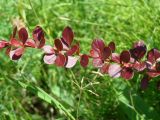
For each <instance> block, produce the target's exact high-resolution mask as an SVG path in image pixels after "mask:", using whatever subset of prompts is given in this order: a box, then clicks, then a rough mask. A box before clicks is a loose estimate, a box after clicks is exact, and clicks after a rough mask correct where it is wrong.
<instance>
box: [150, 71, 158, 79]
mask: <svg viewBox="0 0 160 120" xmlns="http://www.w3.org/2000/svg"><path fill="white" fill-rule="evenodd" d="M147 75H148V76H149V77H152V78H153V77H158V76H159V75H160V72H157V71H155V70H153V71H147Z"/></svg>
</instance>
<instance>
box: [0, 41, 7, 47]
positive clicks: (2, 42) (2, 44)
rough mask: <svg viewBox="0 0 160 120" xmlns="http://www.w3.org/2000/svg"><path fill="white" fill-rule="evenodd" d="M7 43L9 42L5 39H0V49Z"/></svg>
mask: <svg viewBox="0 0 160 120" xmlns="http://www.w3.org/2000/svg"><path fill="white" fill-rule="evenodd" d="M8 45H9V43H8V42H7V41H4V40H1V41H0V49H2V48H5V47H6V46H8Z"/></svg>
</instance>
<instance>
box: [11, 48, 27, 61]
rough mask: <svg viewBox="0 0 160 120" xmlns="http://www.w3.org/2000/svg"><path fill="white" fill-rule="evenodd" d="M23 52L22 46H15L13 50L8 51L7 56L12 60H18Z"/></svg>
mask: <svg viewBox="0 0 160 120" xmlns="http://www.w3.org/2000/svg"><path fill="white" fill-rule="evenodd" d="M23 53H24V48H17V49H15V50H12V51H10V53H9V56H10V58H11V59H12V60H18V59H19V58H21V56H22V54H23Z"/></svg>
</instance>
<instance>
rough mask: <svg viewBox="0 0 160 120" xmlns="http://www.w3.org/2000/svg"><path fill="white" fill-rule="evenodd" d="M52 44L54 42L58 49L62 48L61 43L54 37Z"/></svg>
mask: <svg viewBox="0 0 160 120" xmlns="http://www.w3.org/2000/svg"><path fill="white" fill-rule="evenodd" d="M54 44H55V46H56V48H57V50H58V51H61V50H62V49H63V45H62V43H61V41H60V40H59V39H55V40H54Z"/></svg>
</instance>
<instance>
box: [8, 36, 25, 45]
mask: <svg viewBox="0 0 160 120" xmlns="http://www.w3.org/2000/svg"><path fill="white" fill-rule="evenodd" d="M10 44H11V45H13V46H14V47H19V46H22V45H23V44H22V43H21V42H20V41H18V40H17V39H15V38H11V40H10Z"/></svg>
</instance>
